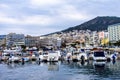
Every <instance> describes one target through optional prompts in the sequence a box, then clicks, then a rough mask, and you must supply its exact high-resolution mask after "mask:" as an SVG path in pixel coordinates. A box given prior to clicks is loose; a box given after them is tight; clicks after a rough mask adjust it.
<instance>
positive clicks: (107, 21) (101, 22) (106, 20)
mask: <svg viewBox="0 0 120 80" xmlns="http://www.w3.org/2000/svg"><path fill="white" fill-rule="evenodd" d="M116 23H120V17H110V16H104V17H96V18H94V19H92V20H90V21H87V22H85V23H83V24H81V25H78V26H75V27H70V28H68V29H65V30H63V31H62V32H69V31H72V30H87V29H88V30H91V31H101V30H107V28H108V25H112V24H116Z"/></svg>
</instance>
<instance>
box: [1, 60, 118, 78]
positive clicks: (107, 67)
mask: <svg viewBox="0 0 120 80" xmlns="http://www.w3.org/2000/svg"><path fill="white" fill-rule="evenodd" d="M119 74H120V61H116V62H94V61H89V62H51V63H49V62H48V63H43V62H25V63H9V64H8V63H4V62H1V63H0V80H101V79H103V80H120V75H119Z"/></svg>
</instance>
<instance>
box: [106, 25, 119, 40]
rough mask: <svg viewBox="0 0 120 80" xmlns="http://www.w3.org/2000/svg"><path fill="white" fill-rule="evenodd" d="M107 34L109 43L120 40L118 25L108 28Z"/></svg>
mask: <svg viewBox="0 0 120 80" xmlns="http://www.w3.org/2000/svg"><path fill="white" fill-rule="evenodd" d="M108 32H109V41H110V42H116V41H118V40H120V23H118V24H114V25H110V26H108Z"/></svg>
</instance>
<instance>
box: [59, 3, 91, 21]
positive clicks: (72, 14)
mask: <svg viewBox="0 0 120 80" xmlns="http://www.w3.org/2000/svg"><path fill="white" fill-rule="evenodd" d="M58 14H59V15H60V16H61V17H62V18H64V19H66V20H67V19H68V20H85V19H87V18H88V17H89V15H88V14H86V12H84V11H80V10H79V9H77V8H76V7H75V6H72V5H65V6H63V7H62V8H61V9H59V10H58Z"/></svg>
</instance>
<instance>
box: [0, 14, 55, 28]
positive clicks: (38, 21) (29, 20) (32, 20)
mask: <svg viewBox="0 0 120 80" xmlns="http://www.w3.org/2000/svg"><path fill="white" fill-rule="evenodd" d="M52 22H53V20H52V19H51V18H50V17H49V16H45V15H34V16H25V15H24V16H22V17H21V18H14V17H9V15H6V14H3V13H0V23H6V24H15V25H41V26H46V25H50V24H52Z"/></svg>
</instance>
